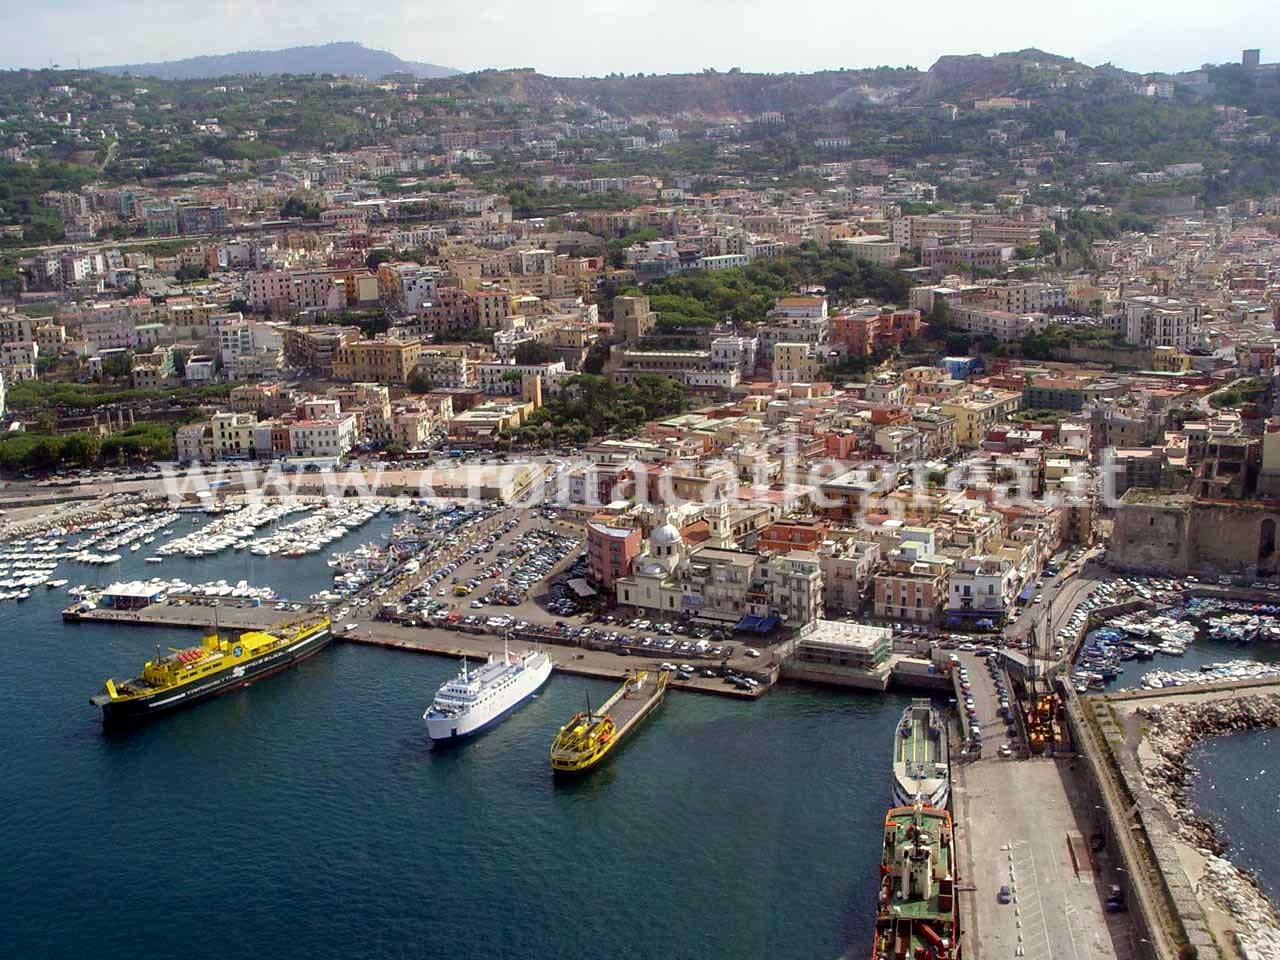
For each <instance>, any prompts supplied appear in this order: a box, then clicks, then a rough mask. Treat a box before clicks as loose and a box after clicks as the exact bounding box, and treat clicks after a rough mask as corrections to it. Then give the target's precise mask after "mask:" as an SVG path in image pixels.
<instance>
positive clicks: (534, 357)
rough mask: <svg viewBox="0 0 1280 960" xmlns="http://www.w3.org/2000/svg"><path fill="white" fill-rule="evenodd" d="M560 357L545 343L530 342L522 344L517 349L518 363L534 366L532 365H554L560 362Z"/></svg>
mask: <svg viewBox="0 0 1280 960" xmlns="http://www.w3.org/2000/svg"><path fill="white" fill-rule="evenodd" d="M559 359H560V356H559V354H557V353H556V352H555V351H554V350H552V349H551V348H550V347H549V346H547V345H546V344H545V343H538V342H537V341H533V340H531V341H529V342H528V343H522V344H520V346H518V347H516V363H520V364H532V363H553V362H554V361H556V360H559Z"/></svg>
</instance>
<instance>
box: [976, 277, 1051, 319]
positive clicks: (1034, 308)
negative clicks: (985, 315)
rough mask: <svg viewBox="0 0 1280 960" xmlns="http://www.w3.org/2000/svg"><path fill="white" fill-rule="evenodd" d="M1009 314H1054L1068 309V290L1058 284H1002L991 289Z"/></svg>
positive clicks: (996, 299)
mask: <svg viewBox="0 0 1280 960" xmlns="http://www.w3.org/2000/svg"><path fill="white" fill-rule="evenodd" d="M989 289H990V290H991V293H992V295H993V296H994V297H995V301H996V304H997V305H998V306H999V307H1000V309H1001V310H1004V311H1007V312H1008V313H1016V314H1026V313H1052V312H1054V311H1055V310H1063V309H1066V306H1067V288H1066V287H1065V286H1063V285H1061V284H1056V283H1000V284H992V286H991V287H990V288H989Z"/></svg>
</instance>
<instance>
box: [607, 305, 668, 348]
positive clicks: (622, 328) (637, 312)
mask: <svg viewBox="0 0 1280 960" xmlns="http://www.w3.org/2000/svg"><path fill="white" fill-rule="evenodd" d="M657 322H658V315H657V314H656V313H654V312H653V311H652V310H650V309H649V298H648V297H645V296H637V297H614V298H613V327H614V329H615V330H616V331H617V332H618V333H619V334H621V335H622V337H623V338H624V339H626V340H627V341H629V342H630V341H635V340H639V339H640V338H641V337H647V336H648V335H649V334H650V333H651V332H653V328H654V326H655V325H656V324H657Z"/></svg>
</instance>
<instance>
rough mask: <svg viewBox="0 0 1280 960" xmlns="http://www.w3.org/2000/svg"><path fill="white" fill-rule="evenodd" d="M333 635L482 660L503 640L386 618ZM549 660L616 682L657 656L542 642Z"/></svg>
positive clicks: (719, 690) (691, 686)
mask: <svg viewBox="0 0 1280 960" xmlns="http://www.w3.org/2000/svg"><path fill="white" fill-rule="evenodd" d="M336 637H337V639H338V640H342V641H344V642H346V643H357V644H363V645H365V646H373V647H387V648H389V649H393V650H406V651H409V652H412V653H430V654H435V655H436V656H442V657H453V658H454V659H458V660H460V659H462V658H463V657H466V658H467V659H468V660H476V661H484V660H485V659H487V658H488V657H489V655H490V654H493V655H495V656H501V655H502V652H503V649H504V646H505V644H504V641H503V639H502V638H501V637H495V636H493V635H491V634H480V633H462V632H457V631H452V630H422V629H418V628H413V627H399V626H395V625H393V624H387V623H362V624H360V625H359V626H358V627H357V629H355V630H352V631H349V632H345V633H338V634H337V635H336ZM511 646H512V649H516V650H521V649H524V648H525V647H526V646H527V644H524V643H521V642H519V641H517V642H515V643H513V644H512V645H511ZM544 649H545V650H546V651H547V653H548V654H550V656H551V659H552V661H553V663H554V669H555V671H556V672H557V673H564V674H569V675H572V676H579V677H595V678H597V679H600V680H617V681H621V680H622V678H623V677H624V676H626V673H627V671H628V670H656V669H657V668H658V666H659V664H660V663H662V661H660V660H653V659H649V658H646V657H634V656H627V657H621V656H618V655H617V654H616V653H609V652H607V651H604V650H587V649H583V648H579V647H570V646H557V645H551V644H548V645H547V646H545V647H544ZM670 688H671V689H674V690H690V691H693V692H695V693H714V694H718V695H720V696H726V697H734V698H737V699H739V700H755V699H756V698H758V697H759V696H761V695H763V694H764V692H765V691H767V690H768V689H769V687H768V685H767V684H763V683H762V684H761V685H760V686H759V687H757V688H755V689H754V690H739V689H738V688H737V687H734V686H732V685H730V684H727V683H725V682H724V680H723V679H722V678H720V677H715V678H711V677H693V678H691V679H688V680H681V679H678V678H676V677H674V676H673V677H672V679H671V683H670Z"/></svg>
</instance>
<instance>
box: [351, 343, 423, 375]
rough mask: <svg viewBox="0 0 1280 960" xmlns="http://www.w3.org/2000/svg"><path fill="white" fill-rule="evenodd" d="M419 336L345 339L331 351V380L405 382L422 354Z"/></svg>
mask: <svg viewBox="0 0 1280 960" xmlns="http://www.w3.org/2000/svg"><path fill="white" fill-rule="evenodd" d="M422 351H423V343H422V341H421V340H416V339H414V340H388V339H383V338H378V339H373V340H348V341H346V342H345V343H343V344H342V345H340V346H339V347H338V348H337V350H335V351H334V355H333V377H334V379H335V380H347V381H352V382H356V381H367V382H372V383H407V382H408V380H409V375H410V374H411V373H412V372H413V368H414V367H416V366H417V365H418V357H419V356H420V355H421V354H422Z"/></svg>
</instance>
